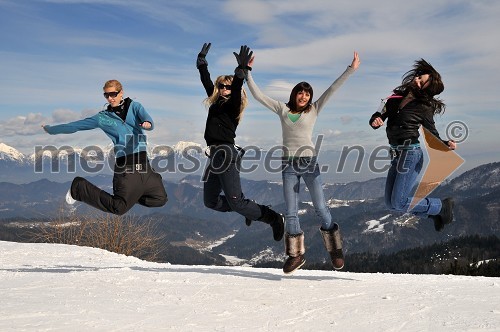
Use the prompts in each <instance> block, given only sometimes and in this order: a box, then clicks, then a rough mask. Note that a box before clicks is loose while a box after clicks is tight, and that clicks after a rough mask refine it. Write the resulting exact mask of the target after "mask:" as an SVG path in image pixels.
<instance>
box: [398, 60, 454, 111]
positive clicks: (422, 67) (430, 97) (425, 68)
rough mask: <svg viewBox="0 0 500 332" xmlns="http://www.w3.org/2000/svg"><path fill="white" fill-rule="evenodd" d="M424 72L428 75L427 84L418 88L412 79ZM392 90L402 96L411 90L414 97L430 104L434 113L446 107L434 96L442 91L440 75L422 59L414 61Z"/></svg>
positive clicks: (442, 85)
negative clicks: (399, 83)
mask: <svg viewBox="0 0 500 332" xmlns="http://www.w3.org/2000/svg"><path fill="white" fill-rule="evenodd" d="M425 74H428V75H429V85H427V87H425V88H424V89H419V88H418V87H416V86H415V84H413V80H414V79H415V77H418V76H420V75H425ZM393 91H394V93H396V94H398V95H402V96H406V95H408V93H410V92H411V93H412V95H413V97H415V99H419V100H421V101H423V102H424V103H425V104H427V105H429V106H431V107H432V108H433V110H434V114H441V113H444V111H445V109H446V105H445V104H444V102H443V101H442V100H441V99H439V98H437V97H435V96H437V95H439V94H440V93H441V92H443V91H444V84H443V81H442V80H441V75H440V74H439V73H438V71H437V70H436V69H434V67H432V66H431V64H430V63H428V62H427V61H425V60H424V59H420V60H416V61H415V63H414V64H413V68H412V69H411V70H409V71H407V72H406V73H405V74H404V75H403V81H402V82H401V85H400V86H398V87H397V88H395V89H394V90H393Z"/></svg>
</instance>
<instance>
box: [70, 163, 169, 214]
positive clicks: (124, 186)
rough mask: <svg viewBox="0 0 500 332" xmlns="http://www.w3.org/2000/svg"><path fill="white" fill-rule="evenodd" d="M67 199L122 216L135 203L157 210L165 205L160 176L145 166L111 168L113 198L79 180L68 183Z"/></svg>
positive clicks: (82, 179) (84, 180)
mask: <svg viewBox="0 0 500 332" xmlns="http://www.w3.org/2000/svg"><path fill="white" fill-rule="evenodd" d="M71 196H73V198H74V199H75V200H77V201H81V202H84V203H87V204H88V205H90V206H93V207H95V208H96V209H99V210H101V211H104V212H109V213H113V214H116V215H123V214H125V213H126V212H127V211H128V210H130V209H131V208H132V207H133V206H134V205H135V204H136V203H139V204H141V205H143V206H146V207H160V206H163V205H165V203H166V202H167V200H168V199H167V193H166V191H165V187H164V186H163V182H162V178H161V175H160V174H158V173H156V172H155V171H154V170H153V169H152V168H151V166H150V165H149V163H144V164H134V165H127V166H120V167H117V166H115V169H114V176H113V195H111V194H109V193H107V192H105V191H104V190H101V189H100V188H98V187H97V186H95V185H94V184H92V183H90V182H89V181H87V180H86V179H84V178H82V177H76V178H75V179H74V180H73V183H72V184H71Z"/></svg>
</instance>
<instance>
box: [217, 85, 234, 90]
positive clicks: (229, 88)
mask: <svg viewBox="0 0 500 332" xmlns="http://www.w3.org/2000/svg"><path fill="white" fill-rule="evenodd" d="M217 87H218V88H219V90H222V89H226V90H231V84H222V83H219V84H217Z"/></svg>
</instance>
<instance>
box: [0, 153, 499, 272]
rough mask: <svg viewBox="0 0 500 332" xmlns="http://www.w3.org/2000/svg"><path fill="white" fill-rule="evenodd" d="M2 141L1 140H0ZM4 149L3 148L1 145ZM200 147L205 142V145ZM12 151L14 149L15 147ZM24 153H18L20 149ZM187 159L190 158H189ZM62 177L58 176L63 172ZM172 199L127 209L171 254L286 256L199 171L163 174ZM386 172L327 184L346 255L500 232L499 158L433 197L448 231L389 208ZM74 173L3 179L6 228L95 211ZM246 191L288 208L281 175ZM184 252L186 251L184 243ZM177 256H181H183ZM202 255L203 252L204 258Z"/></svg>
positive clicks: (225, 258) (309, 223) (312, 248)
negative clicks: (153, 229) (78, 190)
mask: <svg viewBox="0 0 500 332" xmlns="http://www.w3.org/2000/svg"><path fill="white" fill-rule="evenodd" d="M0 147H2V146H0ZM2 148H4V147H2ZM200 150H201V149H200ZM11 152H12V151H11ZM16 155H17V154H15V153H12V154H9V156H12V158H10V160H7V159H8V158H7V157H6V156H7V154H6V153H5V152H2V154H0V157H1V158H2V159H1V160H0V173H1V174H2V176H3V179H14V178H15V177H16V176H17V172H18V169H17V168H16V166H15V163H20V164H21V163H22V161H21V159H22V158H21V157H20V158H15V157H13V156H16ZM17 156H19V155H17ZM188 158H189V157H188ZM88 178H89V179H90V180H91V181H92V182H93V183H95V184H96V185H98V186H99V187H101V188H102V189H104V190H107V191H111V190H112V188H111V185H112V175H111V174H106V173H104V172H103V173H102V174H99V175H94V176H90V177H88ZM58 180H61V179H60V178H58ZM164 185H165V188H166V191H167V194H168V198H169V201H168V202H167V204H166V205H165V206H164V207H161V208H153V209H147V208H144V207H142V206H139V205H137V206H135V207H134V208H133V209H132V210H131V211H130V212H129V213H128V214H129V215H131V216H137V217H138V218H145V217H147V218H149V219H150V220H153V221H154V222H156V223H157V224H158V225H159V231H160V232H162V234H163V235H164V236H165V241H166V243H167V244H168V245H170V246H172V247H169V248H171V249H172V251H171V252H172V253H173V252H174V250H173V246H174V245H175V247H176V250H175V253H176V255H177V256H175V257H174V256H172V255H170V256H168V255H167V258H166V259H167V260H168V261H171V262H177V263H186V261H185V260H183V259H182V258H180V256H182V253H180V251H179V248H181V249H187V248H189V249H190V250H192V249H195V251H197V252H198V254H199V255H201V256H204V257H205V258H207V259H208V260H209V261H211V262H215V263H224V262H226V263H228V264H229V263H230V260H231V259H230V258H229V257H236V258H238V259H239V260H242V261H243V262H247V263H248V264H257V263H262V262H265V261H266V260H276V259H278V260H279V259H282V258H283V257H284V253H283V243H282V242H275V241H273V240H272V232H271V229H270V228H269V226H268V225H265V224H262V223H259V222H253V223H252V225H251V226H250V227H247V226H246V225H245V223H244V218H243V217H242V216H240V215H238V214H236V213H219V212H215V211H212V210H210V209H207V208H206V207H205V206H204V204H203V182H202V181H201V178H200V176H199V175H196V174H189V175H186V176H184V177H183V178H181V179H179V180H178V181H173V180H171V179H169V177H168V175H167V176H164ZM384 185H385V177H378V178H374V179H370V180H367V181H355V182H349V183H337V184H335V183H334V184H331V183H327V184H325V185H324V191H325V196H326V198H327V202H328V205H329V206H330V209H331V213H332V216H333V219H334V221H335V222H337V223H338V224H339V225H340V228H341V231H342V234H343V240H344V248H345V252H346V254H350V253H361V252H375V253H391V252H396V251H399V250H403V249H407V248H414V247H419V246H424V245H429V244H433V243H437V242H443V241H447V240H450V239H452V238H455V237H461V236H465V235H476V234H477V235H482V236H489V235H496V236H500V223H499V221H500V162H495V163H490V164H485V165H481V166H479V167H476V168H474V169H472V170H469V171H467V172H464V173H463V174H461V175H459V176H457V177H455V178H453V179H452V180H449V181H446V182H444V183H442V184H441V185H440V186H439V187H438V188H437V189H436V190H435V191H434V192H433V193H432V196H436V197H440V198H445V197H454V199H455V202H456V208H455V221H454V222H453V223H452V224H451V225H448V226H447V227H446V228H445V230H444V231H443V232H439V233H438V232H436V231H435V230H434V227H433V223H432V221H431V220H430V219H419V218H416V217H414V216H412V215H410V214H402V213H395V212H391V211H388V210H387V209H386V208H385V205H384V200H383V195H384ZM69 186H70V180H68V181H65V182H56V181H53V180H50V179H47V178H43V179H39V180H36V181H32V182H26V183H13V182H9V181H4V182H0V223H1V225H2V226H3V227H10V228H13V227H20V225H28V224H29V225H32V224H33V223H36V222H45V221H48V220H52V219H54V218H58V217H60V216H65V215H74V214H77V215H89V214H95V213H97V212H96V211H95V210H93V209H92V208H89V207H88V206H86V205H85V204H81V203H76V204H75V205H74V206H68V205H67V204H66V203H65V202H64V195H65V193H66V191H67V190H68V188H69ZM242 188H243V192H244V193H245V195H246V197H249V198H251V199H254V200H255V201H257V203H261V204H266V205H271V206H272V207H273V208H274V209H276V210H277V211H279V212H281V213H283V212H284V210H285V207H284V201H283V192H282V184H281V183H280V182H279V181H268V180H258V181H257V180H250V179H246V178H242ZM303 188H304V189H303V190H302V192H301V194H300V203H299V208H300V212H299V213H300V218H301V219H300V220H301V226H302V228H303V230H304V232H305V241H306V248H307V257H308V261H310V262H315V261H316V262H324V261H326V260H327V258H328V257H327V256H326V252H325V250H324V248H323V243H322V240H321V238H320V234H319V230H318V228H319V220H318V218H316V216H315V211H314V207H313V206H312V203H311V200H310V197H309V193H308V192H307V189H306V188H305V186H303ZM181 251H182V250H181ZM179 255H180V256H179ZM201 256H200V257H201Z"/></svg>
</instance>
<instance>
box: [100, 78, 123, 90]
mask: <svg viewBox="0 0 500 332" xmlns="http://www.w3.org/2000/svg"><path fill="white" fill-rule="evenodd" d="M107 88H115V89H116V91H121V90H122V89H123V87H122V84H121V83H120V81H118V80H109V81H107V82H106V83H104V86H103V87H102V89H103V90H106V89H107Z"/></svg>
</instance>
